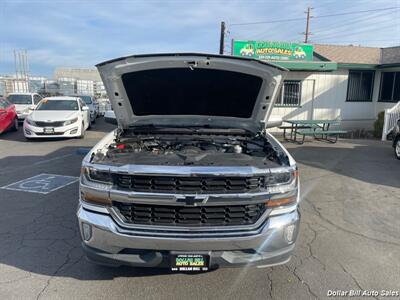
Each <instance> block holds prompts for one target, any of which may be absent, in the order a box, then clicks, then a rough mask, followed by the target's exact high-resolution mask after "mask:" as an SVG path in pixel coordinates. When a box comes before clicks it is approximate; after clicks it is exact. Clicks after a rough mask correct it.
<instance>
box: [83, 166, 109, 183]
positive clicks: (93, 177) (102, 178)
mask: <svg viewBox="0 0 400 300" xmlns="http://www.w3.org/2000/svg"><path fill="white" fill-rule="evenodd" d="M82 175H84V176H85V177H86V179H87V180H89V181H93V182H98V183H102V184H112V178H111V174H110V172H108V171H103V170H97V169H94V168H89V167H83V168H82Z"/></svg>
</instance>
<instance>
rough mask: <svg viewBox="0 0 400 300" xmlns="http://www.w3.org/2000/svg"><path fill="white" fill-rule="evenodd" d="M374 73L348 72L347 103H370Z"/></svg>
mask: <svg viewBox="0 0 400 300" xmlns="http://www.w3.org/2000/svg"><path fill="white" fill-rule="evenodd" d="M374 75H375V71H349V80H348V85H347V98H346V101H348V102H372V92H373V88H374Z"/></svg>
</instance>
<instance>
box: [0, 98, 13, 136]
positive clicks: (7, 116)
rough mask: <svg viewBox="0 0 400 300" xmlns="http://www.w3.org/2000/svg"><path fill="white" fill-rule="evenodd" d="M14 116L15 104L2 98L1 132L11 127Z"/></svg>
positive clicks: (0, 110) (0, 106)
mask: <svg viewBox="0 0 400 300" xmlns="http://www.w3.org/2000/svg"><path fill="white" fill-rule="evenodd" d="M14 118H15V111H14V105H13V104H11V103H9V102H7V101H5V100H0V132H2V131H4V130H6V129H7V128H8V127H10V126H11V125H12V124H13V122H14Z"/></svg>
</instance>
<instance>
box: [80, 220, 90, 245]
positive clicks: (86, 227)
mask: <svg viewBox="0 0 400 300" xmlns="http://www.w3.org/2000/svg"><path fill="white" fill-rule="evenodd" d="M82 234H83V239H84V240H85V241H88V240H90V238H91V237H92V226H90V225H89V224H86V223H82Z"/></svg>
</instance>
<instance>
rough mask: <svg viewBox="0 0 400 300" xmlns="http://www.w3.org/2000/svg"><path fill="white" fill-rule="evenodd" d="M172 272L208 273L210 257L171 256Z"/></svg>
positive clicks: (198, 255)
mask: <svg viewBox="0 0 400 300" xmlns="http://www.w3.org/2000/svg"><path fill="white" fill-rule="evenodd" d="M170 256H171V270H172V271H178V272H201V271H203V272H204V271H208V270H209V265H210V256H209V255H205V254H171V255H170Z"/></svg>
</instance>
